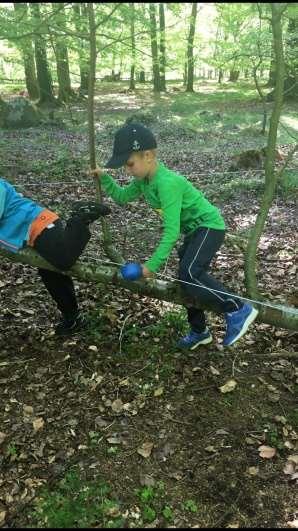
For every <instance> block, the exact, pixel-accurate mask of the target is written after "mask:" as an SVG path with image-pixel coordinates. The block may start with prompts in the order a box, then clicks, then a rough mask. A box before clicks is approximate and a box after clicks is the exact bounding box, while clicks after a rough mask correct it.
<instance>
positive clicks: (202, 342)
mask: <svg viewBox="0 0 298 531" xmlns="http://www.w3.org/2000/svg"><path fill="white" fill-rule="evenodd" d="M212 340H213V338H212V336H209V337H205V339H200V341H198V342H197V343H195V344H194V345H191V346H189V345H179V344H178V345H177V348H181V349H183V350H194V349H195V348H197V347H198V346H199V345H208V344H209V343H211V342H212Z"/></svg>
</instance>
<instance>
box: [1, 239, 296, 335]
mask: <svg viewBox="0 0 298 531" xmlns="http://www.w3.org/2000/svg"><path fill="white" fill-rule="evenodd" d="M0 255H2V256H4V257H5V258H8V259H9V260H10V261H12V262H20V263H22V264H29V265H31V266H33V267H41V268H44V269H50V270H51V271H57V269H55V268H54V267H53V266H51V265H50V264H49V263H48V262H46V261H45V260H44V259H43V258H41V257H40V256H39V255H38V254H37V253H36V252H35V251H33V250H32V249H29V248H27V249H24V250H21V251H19V252H18V253H10V252H9V251H6V250H4V249H1V248H0ZM66 274H69V275H71V276H73V277H75V278H77V279H78V280H81V281H83V282H94V283H95V285H96V284H102V283H103V284H105V285H108V284H112V285H116V286H120V287H122V288H126V289H128V290H130V291H132V292H133V293H139V294H140V295H144V296H146V297H152V298H156V299H160V300H164V301H169V302H172V303H174V304H180V305H186V304H188V305H192V306H195V307H197V308H201V309H203V310H208V309H209V308H208V307H206V306H203V305H202V304H201V303H200V302H199V301H198V300H197V299H196V300H192V299H190V298H189V297H186V296H185V295H184V293H182V291H181V288H180V284H179V283H178V282H175V281H174V282H165V281H163V280H139V281H134V282H131V281H128V280H124V279H123V278H122V276H121V275H120V273H119V272H118V268H117V267H111V266H109V265H104V264H103V265H102V266H100V267H98V266H94V265H91V264H83V263H80V262H77V263H76V264H75V265H74V266H73V267H72V268H71V269H70V271H69V272H67V273H66ZM254 305H255V306H256V307H257V308H258V309H259V310H260V313H259V315H258V317H257V321H259V322H261V323H266V324H270V325H274V326H277V327H279V328H286V329H288V330H297V329H298V310H297V309H296V308H291V307H287V306H282V305H280V304H271V303H270V307H266V306H262V303H261V302H260V304H257V303H254Z"/></svg>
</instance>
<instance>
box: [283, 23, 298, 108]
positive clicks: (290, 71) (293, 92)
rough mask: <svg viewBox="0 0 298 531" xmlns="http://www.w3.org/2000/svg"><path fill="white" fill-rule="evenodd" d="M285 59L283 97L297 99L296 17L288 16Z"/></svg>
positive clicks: (297, 56) (297, 27) (297, 28)
mask: <svg viewBox="0 0 298 531" xmlns="http://www.w3.org/2000/svg"><path fill="white" fill-rule="evenodd" d="M287 50H288V53H287V61H286V77H285V85H284V98H285V99H286V100H291V99H293V100H295V101H298V19H297V18H290V19H289V24H288V34H287Z"/></svg>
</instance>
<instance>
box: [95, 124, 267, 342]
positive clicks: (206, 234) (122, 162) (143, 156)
mask: <svg viewBox="0 0 298 531" xmlns="http://www.w3.org/2000/svg"><path fill="white" fill-rule="evenodd" d="M156 147H157V144H156V140H155V137H154V135H153V134H152V132H151V131H150V130H149V129H148V128H147V127H144V126H143V125H141V124H138V123H129V124H126V125H124V126H123V127H121V128H120V129H119V130H118V131H117V132H116V135H115V139H114V148H113V155H112V157H111V158H110V160H109V161H108V162H107V164H106V166H105V167H106V168H120V167H121V166H124V167H125V169H126V171H127V172H129V173H130V174H131V175H132V176H133V177H134V178H133V180H132V182H131V183H130V184H129V185H127V186H124V187H121V186H119V185H118V184H117V183H116V182H115V180H114V179H113V178H112V177H111V176H110V175H108V174H107V173H106V172H105V171H104V170H103V169H101V168H96V170H93V171H91V172H90V174H91V175H92V176H93V177H97V178H100V179H101V184H102V188H103V189H104V191H105V192H106V193H107V195H109V196H110V197H112V199H114V201H116V202H117V203H119V204H124V203H127V202H129V201H134V200H136V199H138V198H139V197H141V196H143V197H144V198H145V200H146V201H147V203H148V204H149V205H150V206H151V207H152V208H154V209H155V210H157V211H159V213H160V214H161V216H162V218H163V234H162V237H161V240H160V242H159V245H158V246H157V248H156V249H155V251H154V253H153V255H152V256H151V257H150V258H149V260H147V262H145V263H144V265H143V266H142V271H143V276H144V277H145V278H150V277H154V274H155V273H156V272H157V271H158V269H159V268H160V267H161V266H162V265H163V264H164V262H165V261H166V259H167V258H168V256H169V254H170V253H171V251H172V249H173V247H174V245H175V243H176V242H177V240H178V239H179V237H180V233H181V232H182V233H184V235H185V237H184V243H183V245H182V247H181V248H180V249H179V251H178V254H179V258H180V264H179V279H180V280H181V281H182V282H181V288H182V289H183V290H184V291H185V292H186V293H187V294H189V295H191V297H197V298H198V299H200V300H202V301H203V302H204V303H206V305H207V306H208V307H210V308H211V309H214V310H215V311H217V312H220V313H223V314H224V316H225V320H226V324H227V330H226V335H225V338H224V340H223V345H224V346H229V345H232V344H233V343H235V342H236V341H237V340H238V339H240V337H242V336H243V335H244V334H245V332H246V331H247V329H248V327H249V325H250V324H251V323H252V322H253V321H254V320H255V318H256V317H257V314H258V310H256V309H255V308H253V307H252V306H251V305H250V304H245V303H243V302H242V301H241V298H238V297H237V298H236V297H234V296H232V295H231V294H229V292H228V291H227V289H226V288H224V287H223V286H222V285H221V284H220V283H219V282H218V281H217V280H215V279H214V278H213V277H211V276H210V275H209V274H208V273H207V270H208V268H209V265H210V262H211V260H212V258H213V257H214V255H215V253H216V252H217V251H218V249H219V248H220V246H221V244H222V243H223V240H224V235H225V223H224V220H223V218H222V216H221V214H220V212H219V210H218V209H217V208H216V207H215V206H214V205H212V204H211V203H209V201H207V199H206V198H205V197H204V195H203V194H202V192H201V191H200V190H198V189H197V188H195V187H194V186H193V185H192V183H191V182H189V181H188V180H187V179H186V178H185V177H184V176H183V175H180V174H179V173H176V172H173V171H171V170H170V169H168V168H167V167H166V166H165V165H164V164H162V163H161V162H159V161H158V160H157V158H156ZM186 309H187V314H188V322H189V324H190V332H189V333H188V334H187V335H186V336H185V337H183V338H181V339H180V340H179V342H178V346H179V347H180V348H186V349H191V350H193V349H195V348H196V347H197V346H199V345H202V344H203V345H205V344H207V343H210V342H211V341H212V336H211V333H210V331H209V329H208V328H207V327H206V320H205V314H204V311H203V310H199V309H197V308H195V307H187V308H186Z"/></svg>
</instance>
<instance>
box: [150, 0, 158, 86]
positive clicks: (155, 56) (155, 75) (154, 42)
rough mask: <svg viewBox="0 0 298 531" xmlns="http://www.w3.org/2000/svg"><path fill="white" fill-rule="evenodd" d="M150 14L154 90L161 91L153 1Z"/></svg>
mask: <svg viewBox="0 0 298 531" xmlns="http://www.w3.org/2000/svg"><path fill="white" fill-rule="evenodd" d="M149 14H150V38H151V54H152V72H153V90H154V92H160V76H159V60H158V47H157V31H156V13H155V4H152V3H150V4H149Z"/></svg>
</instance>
